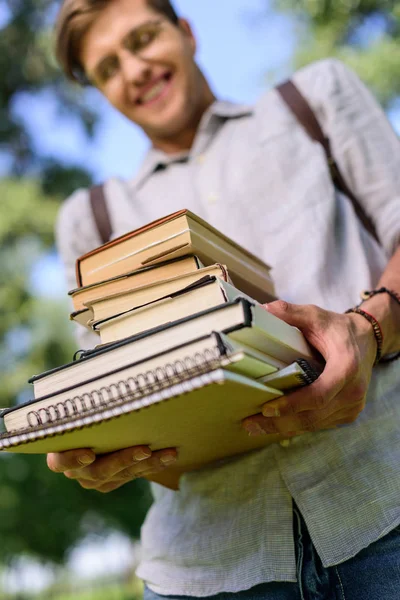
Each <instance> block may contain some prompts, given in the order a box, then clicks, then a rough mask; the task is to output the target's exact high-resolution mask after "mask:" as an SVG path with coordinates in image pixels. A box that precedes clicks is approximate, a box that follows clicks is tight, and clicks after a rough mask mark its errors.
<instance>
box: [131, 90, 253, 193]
mask: <svg viewBox="0 0 400 600" xmlns="http://www.w3.org/2000/svg"><path fill="white" fill-rule="evenodd" d="M253 112H254V108H253V107H252V106H249V105H246V104H235V103H234V102H229V101H227V100H216V101H215V102H214V103H213V104H212V105H211V106H210V108H209V109H208V110H207V111H206V112H205V113H204V115H203V118H202V120H201V123H200V126H199V130H202V131H205V130H207V128H208V126H209V125H210V124H211V123H212V121H215V119H218V120H219V121H220V122H221V123H222V122H224V121H227V120H228V119H239V118H241V117H245V116H249V115H251V114H252V113H253ZM189 154H190V153H188V152H182V153H179V154H173V155H170V154H165V153H164V152H162V151H161V150H157V149H156V148H150V149H149V150H148V152H147V154H146V156H145V158H144V160H143V162H142V164H141V167H140V168H139V171H138V173H137V175H136V177H135V178H134V185H135V187H140V186H141V185H143V184H144V182H145V181H146V179H148V177H150V176H151V175H152V174H153V173H155V172H156V171H157V170H158V169H162V168H165V167H167V166H168V165H170V164H172V163H175V162H180V161H185V160H187V159H188V157H189Z"/></svg>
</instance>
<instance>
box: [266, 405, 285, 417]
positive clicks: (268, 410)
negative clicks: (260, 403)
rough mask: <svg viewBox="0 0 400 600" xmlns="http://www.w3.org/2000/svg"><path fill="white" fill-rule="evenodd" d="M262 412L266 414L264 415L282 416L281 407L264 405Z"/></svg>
mask: <svg viewBox="0 0 400 600" xmlns="http://www.w3.org/2000/svg"><path fill="white" fill-rule="evenodd" d="M262 414H263V415H264V417H280V416H281V411H280V410H279V408H276V407H275V406H268V405H267V406H264V408H263V409H262Z"/></svg>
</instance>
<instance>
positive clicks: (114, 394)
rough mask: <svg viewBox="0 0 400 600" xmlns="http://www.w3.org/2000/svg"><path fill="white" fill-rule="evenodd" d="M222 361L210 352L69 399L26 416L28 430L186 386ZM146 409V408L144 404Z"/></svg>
mask: <svg viewBox="0 0 400 600" xmlns="http://www.w3.org/2000/svg"><path fill="white" fill-rule="evenodd" d="M221 358H222V351H221V348H220V347H218V346H216V347H214V348H207V349H206V350H205V351H204V352H197V353H196V354H194V355H193V356H186V357H185V358H183V359H180V360H176V361H174V362H171V363H167V364H165V365H164V366H163V367H157V369H155V370H154V371H146V372H144V373H139V374H138V375H136V376H135V377H129V378H128V379H125V380H121V381H117V382H116V383H113V384H111V385H109V386H104V387H101V388H99V389H96V390H92V391H91V392H86V393H84V394H82V395H81V396H74V397H71V398H68V399H67V400H63V401H62V402H58V403H56V404H51V405H50V406H47V407H46V408H40V409H38V410H31V411H30V412H29V413H28V414H27V421H28V424H29V428H31V429H37V428H38V427H41V426H46V425H49V424H54V423H62V422H65V421H69V420H70V419H73V418H75V417H81V416H82V415H86V414H91V413H93V412H96V411H98V410H99V409H106V408H109V407H110V406H116V405H120V404H123V403H124V402H127V401H131V400H138V399H142V398H144V397H145V396H147V395H149V394H151V393H154V392H159V391H161V390H163V389H165V388H167V387H170V386H171V385H173V384H176V383H184V382H185V381H187V380H188V379H190V378H191V377H194V376H196V375H201V374H204V373H206V372H208V371H210V370H213V369H216V368H218V367H220V366H221ZM188 391H190V390H188ZM144 405H147V403H146V402H145V401H144Z"/></svg>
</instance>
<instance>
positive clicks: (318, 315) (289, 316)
mask: <svg viewBox="0 0 400 600" xmlns="http://www.w3.org/2000/svg"><path fill="white" fill-rule="evenodd" d="M264 307H265V309H266V310H267V311H268V312H270V313H271V314H273V315H274V316H275V317H278V318H279V319H282V321H285V322H286V323H288V324H289V325H293V326H294V327H298V328H299V329H301V330H302V331H304V330H306V331H308V330H311V329H314V327H315V325H316V324H319V323H321V324H322V323H323V322H325V320H326V319H327V315H328V312H327V311H326V310H324V309H322V308H319V307H318V306H314V305H312V304H291V303H289V302H285V301H284V300H276V301H275V302H270V303H269V304H266V305H265V306H264Z"/></svg>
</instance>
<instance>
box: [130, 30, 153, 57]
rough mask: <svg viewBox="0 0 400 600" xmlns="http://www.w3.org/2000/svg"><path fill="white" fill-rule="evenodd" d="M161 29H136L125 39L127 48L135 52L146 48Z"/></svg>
mask: <svg viewBox="0 0 400 600" xmlns="http://www.w3.org/2000/svg"><path fill="white" fill-rule="evenodd" d="M158 32H159V29H158V28H157V29H145V30H143V31H136V32H135V34H133V35H132V36H129V37H128V38H127V39H126V40H125V44H124V45H125V48H126V49H127V50H129V51H130V52H132V53H133V54H135V53H137V52H140V51H141V50H144V48H146V47H147V46H148V45H149V44H151V42H152V41H153V40H154V39H155V38H156V37H157V35H158Z"/></svg>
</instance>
